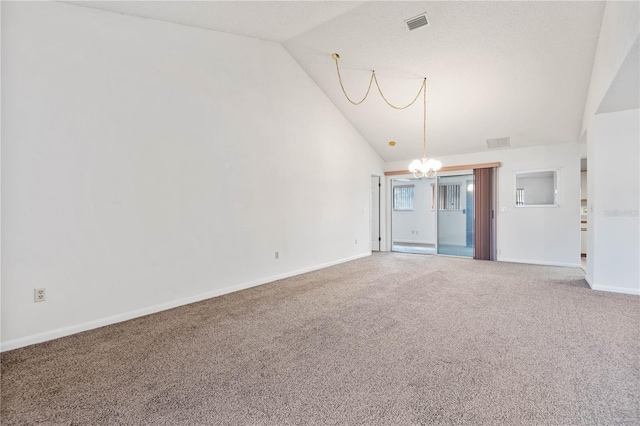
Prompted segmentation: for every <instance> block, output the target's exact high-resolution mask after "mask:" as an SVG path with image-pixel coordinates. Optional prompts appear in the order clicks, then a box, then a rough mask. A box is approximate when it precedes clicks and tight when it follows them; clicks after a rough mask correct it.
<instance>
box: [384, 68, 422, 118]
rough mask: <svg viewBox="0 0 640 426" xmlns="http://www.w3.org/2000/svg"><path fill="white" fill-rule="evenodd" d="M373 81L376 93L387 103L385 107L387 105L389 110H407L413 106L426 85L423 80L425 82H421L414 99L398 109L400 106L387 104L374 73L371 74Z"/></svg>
mask: <svg viewBox="0 0 640 426" xmlns="http://www.w3.org/2000/svg"><path fill="white" fill-rule="evenodd" d="M373 79H374V80H375V82H376V87H377V88H378V92H379V93H380V96H382V99H384V101H385V102H386V103H387V105H389V106H390V107H391V108H394V109H407V108H409V107H410V106H411V105H413V104H415V103H416V101H417V100H418V97H419V96H420V93H422V90H423V89H424V88H425V86H426V84H427V83H426V79H425V81H423V82H422V86H420V90H418V93H416V97H415V98H413V100H412V101H411V102H409V103H408V104H407V105H405V106H402V107H400V106H397V105H394V104H392V103H391V102H389V100H388V99H387V98H386V96H384V93H382V89H381V88H380V84H379V83H378V78H377V77H376V74H375V71H374V73H373Z"/></svg>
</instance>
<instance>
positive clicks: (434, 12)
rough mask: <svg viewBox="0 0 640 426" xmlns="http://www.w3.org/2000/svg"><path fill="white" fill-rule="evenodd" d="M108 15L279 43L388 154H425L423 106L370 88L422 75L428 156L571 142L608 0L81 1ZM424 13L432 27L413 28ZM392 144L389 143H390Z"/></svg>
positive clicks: (405, 94) (412, 90)
mask: <svg viewBox="0 0 640 426" xmlns="http://www.w3.org/2000/svg"><path fill="white" fill-rule="evenodd" d="M79 3H80V4H82V5H84V6H90V7H95V8H100V9H105V10H110V11H113V12H118V13H123V14H129V15H135V16H142V17H147V18H152V19H159V20H163V21H169V22H176V23H180V24H184V25H191V26H196V27H201V28H207V29H212V30H217V31H223V32H228V33H232V34H238V35H244V36H248V37H255V38H260V39H264V40H271V41H276V42H279V43H282V45H283V46H284V47H285V48H286V49H287V50H288V51H289V52H290V54H291V55H292V56H293V58H294V59H295V60H296V61H297V62H298V63H299V64H300V66H301V67H302V68H303V69H304V70H305V71H306V72H307V73H308V74H309V75H310V76H311V78H312V79H313V80H314V81H315V82H316V83H317V84H318V86H319V87H320V89H321V90H322V91H323V92H324V93H326V95H327V96H328V97H329V98H330V99H331V100H332V101H333V102H334V103H335V105H336V106H337V107H338V108H339V109H340V110H341V111H342V113H343V114H344V115H345V116H346V117H347V119H348V120H350V121H351V123H353V125H354V126H355V127H356V128H357V129H358V130H359V132H360V133H361V134H362V135H363V136H364V137H365V138H366V139H367V141H369V143H370V144H371V146H372V147H373V148H374V149H375V150H376V151H377V152H378V153H379V154H380V155H381V156H382V158H383V159H384V160H386V161H396V160H406V159H411V158H414V157H419V156H420V155H421V153H422V103H421V102H417V103H416V104H415V105H414V106H412V107H410V108H408V109H406V110H403V111H396V110H393V109H391V108H389V107H388V106H387V105H386V104H385V103H384V102H383V101H382V99H381V98H380V96H379V95H378V93H377V92H375V89H372V92H371V94H370V98H369V99H367V101H365V102H364V103H363V104H362V105H359V106H354V105H351V104H350V103H349V102H348V101H347V100H346V99H345V98H344V95H343V94H342V91H341V90H340V86H339V85H338V79H337V76H336V70H335V64H334V61H333V60H332V59H331V54H332V53H333V52H337V53H339V54H340V56H341V58H342V59H341V60H340V65H341V71H342V76H343V79H344V83H345V88H346V90H347V92H348V93H349V94H350V96H351V97H352V98H361V97H362V95H363V94H364V92H365V90H366V87H367V84H368V82H369V77H370V70H372V69H375V70H376V75H377V76H378V80H379V82H380V85H381V86H382V89H383V90H384V92H385V94H386V96H387V97H388V98H389V100H390V101H391V102H394V103H397V104H405V103H408V102H409V101H410V100H411V99H413V97H414V96H415V94H416V93H417V91H418V90H419V88H420V85H421V84H422V77H427V79H428V85H427V151H428V154H429V156H439V155H446V154H457V153H465V152H477V151H485V150H487V146H486V140H487V139H490V138H499V137H506V136H508V137H510V138H511V146H512V147H522V146H530V145H540V144H555V143H565V142H578V140H579V138H580V134H579V133H580V128H581V124H582V122H581V120H582V116H583V112H584V106H585V102H586V98H587V91H588V87H589V80H590V77H591V69H592V66H593V60H594V57H595V51H596V45H597V41H598V35H599V32H600V25H601V22H602V15H603V11H604V2H593V1H587V2H563V1H558V2H533V1H527V2H510V1H498V2H484V1H482V2H480V1H472V2H457V1H444V2H430V1H428V2H420V1H384V2H377V1H360V2H341V1H326V2H316V1H292V2H287V1H231V2H224V1H209V2H191V1H170V2H166V1H161V2H135V1H132V2H122V1H107V2H79ZM423 12H426V13H427V16H428V17H429V21H430V23H431V24H430V25H429V26H427V27H422V28H419V29H416V30H414V31H409V30H408V28H407V26H406V24H405V23H404V21H405V20H406V19H408V18H411V17H414V16H416V15H418V14H421V13H423ZM391 140H394V141H396V142H397V145H396V146H395V147H390V146H389V145H388V142H389V141H391Z"/></svg>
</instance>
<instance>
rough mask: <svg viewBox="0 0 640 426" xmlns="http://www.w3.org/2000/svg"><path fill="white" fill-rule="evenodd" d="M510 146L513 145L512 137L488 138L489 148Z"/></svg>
mask: <svg viewBox="0 0 640 426" xmlns="http://www.w3.org/2000/svg"><path fill="white" fill-rule="evenodd" d="M510 146H511V139H510V138H508V137H506V138H495V139H487V147H488V148H489V149H500V148H509V147H510Z"/></svg>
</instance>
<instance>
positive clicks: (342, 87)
mask: <svg viewBox="0 0 640 426" xmlns="http://www.w3.org/2000/svg"><path fill="white" fill-rule="evenodd" d="M334 55H335V56H333V60H334V61H336V71H338V81H339V82H340V88H341V89H342V93H344V97H345V98H347V100H348V101H349V102H351V103H352V104H353V105H360V104H361V103H363V102H364V100H365V99H367V96H369V91H371V84H373V80H374V79H375V77H376V72H375V71H372V72H371V79H370V80H369V87H367V93H365V94H364V97H363V98H362V99H361V100H360V101H358V102H356V101H353V100H351V98H350V97H349V95H347V91H346V90H345V89H344V85H343V84H342V75H340V67H339V66H338V59H339V58H340V56H338V55H337V54H335V53H334Z"/></svg>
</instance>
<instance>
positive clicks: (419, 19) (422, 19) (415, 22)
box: [404, 12, 429, 30]
mask: <svg viewBox="0 0 640 426" xmlns="http://www.w3.org/2000/svg"><path fill="white" fill-rule="evenodd" d="M404 22H406V23H407V26H408V27H409V29H410V30H415V29H416V28H420V27H424V26H426V25H429V21H428V20H427V14H426V12H425V13H423V14H422V15H418V16H414V17H413V18H411V19H407V20H406V21H404Z"/></svg>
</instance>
